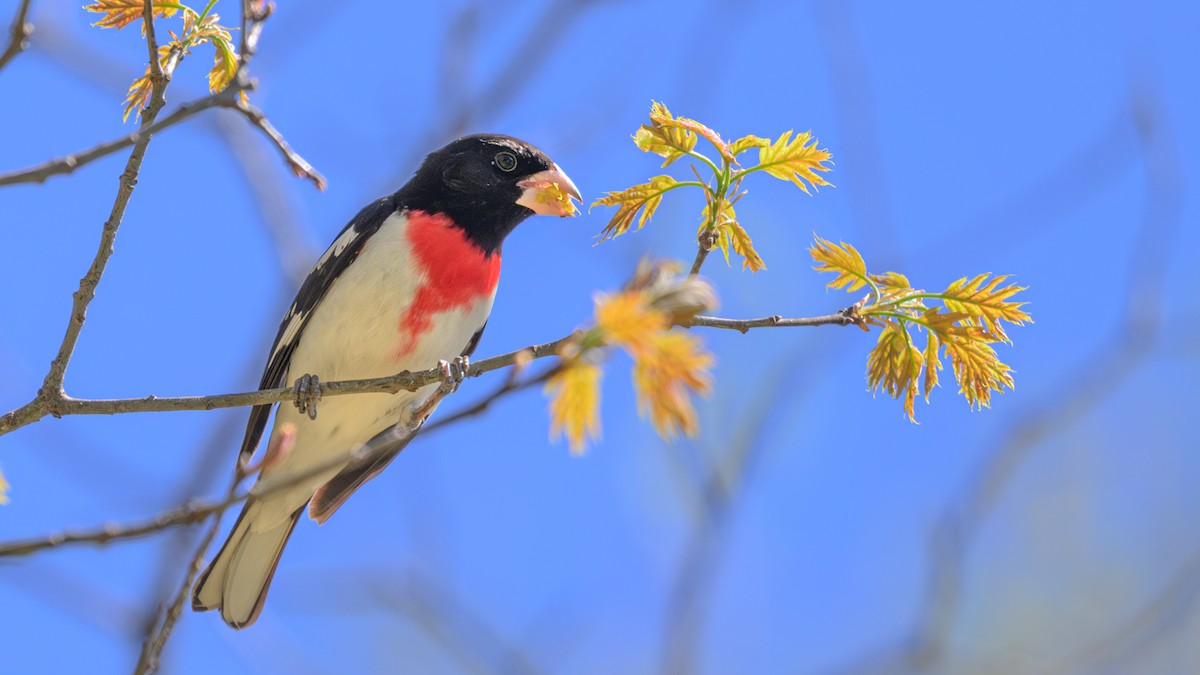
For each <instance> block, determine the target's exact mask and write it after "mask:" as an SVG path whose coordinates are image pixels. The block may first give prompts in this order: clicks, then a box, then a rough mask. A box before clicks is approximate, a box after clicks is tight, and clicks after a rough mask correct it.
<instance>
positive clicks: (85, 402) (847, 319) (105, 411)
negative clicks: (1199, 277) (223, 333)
mask: <svg viewBox="0 0 1200 675" xmlns="http://www.w3.org/2000/svg"><path fill="white" fill-rule="evenodd" d="M852 310H853V307H848V308H846V309H843V310H841V311H840V312H838V313H836V314H827V315H825V316H815V317H796V318H784V317H781V316H767V317H762V318H757V319H726V318H721V317H715V316H696V317H694V318H693V319H692V321H691V323H690V324H689V325H690V326H696V327H705V328H725V329H729V330H737V331H741V332H742V333H745V332H747V331H749V330H750V329H751V328H772V327H775V328H795V327H807V326H830V325H832V326H848V325H851V324H857V323H859V319H858V318H857V317H856V316H855V315H854V313H853V311H852ZM573 337H574V334H571V335H567V336H565V337H561V338H559V339H557V340H554V341H552V342H547V343H544V344H540V345H531V346H529V347H525V348H523V349H518V350H516V351H512V352H508V353H507V354H501V355H499V356H493V357H490V358H486V359H482V360H480V361H473V362H471V370H470V372H469V373H468V376H470V377H478V376H479V375H482V374H484V373H488V372H491V371H493V370H499V369H501V368H507V367H508V366H511V365H513V364H515V363H516V362H517V360H518V359H519V358H525V357H526V355H528V356H529V357H532V358H534V359H540V358H543V357H546V356H552V355H555V354H557V353H558V348H559V347H560V346H562V344H563V343H565V342H566V341H568V340H570V339H572V338H573ZM440 379H441V371H440V370H439V369H438V368H436V367H435V368H429V369H427V370H418V371H407V370H405V371H401V372H399V373H396V374H395V375H388V376H385V377H373V378H367V379H363V380H343V381H340V382H322V383H321V384H320V389H321V396H322V397H324V396H342V395H346V394H395V393H397V392H400V391H416V390H418V389H420V388H421V387H424V386H426V385H428V384H432V383H434V382H437V381H439V380H440ZM294 396H295V389H294V388H292V387H279V388H276V389H263V390H261V391H249V392H242V393H236V394H216V395H209V396H174V397H161V398H160V397H158V396H153V395H151V396H144V397H142V398H114V399H82V398H73V397H71V396H68V395H66V394H65V393H60V395H59V396H58V397H57V398H53V399H43V398H42V397H41V396H40V395H39V398H38V399H35V400H34V401H32V402H30V403H28V404H26V405H24V406H22V407H20V408H18V409H16V410H13V411H12V412H9V413H7V414H5V415H4V416H2V417H0V435H4V434H6V433H8V432H10V431H13V430H14V429H18V428H20V427H23V426H26V425H28V424H32V423H33V422H36V421H37V420H39V419H41V418H43V417H45V416H46V415H54V416H55V417H61V416H63V415H116V414H124V413H138V412H169V411H183V410H215V409H217V408H239V407H245V406H253V405H267V404H271V403H279V402H281V401H290V400H292V399H293V398H294ZM485 407H486V406H485Z"/></svg>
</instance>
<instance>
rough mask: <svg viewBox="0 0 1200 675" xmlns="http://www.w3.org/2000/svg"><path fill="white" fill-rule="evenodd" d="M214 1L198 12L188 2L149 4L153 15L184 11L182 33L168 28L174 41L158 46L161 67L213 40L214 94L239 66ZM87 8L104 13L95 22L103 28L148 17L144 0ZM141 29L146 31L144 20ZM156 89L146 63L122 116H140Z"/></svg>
mask: <svg viewBox="0 0 1200 675" xmlns="http://www.w3.org/2000/svg"><path fill="white" fill-rule="evenodd" d="M215 4H216V0H209V2H208V4H207V5H205V7H204V11H202V12H197V11H196V10H194V9H192V8H191V7H188V6H187V5H183V4H180V3H178V2H174V1H172V0H152V2H151V3H150V8H151V12H152V14H153V16H154V18H170V17H173V16H175V15H176V14H180V13H182V14H183V32H182V33H181V34H179V35H176V34H175V32H174V31H169V32H170V34H171V40H170V41H169V42H166V43H165V44H161V45H159V47H158V61H159V66H160V67H162V68H164V69H165V68H167V64H168V63H169V62H170V60H171V57H172V55H173V54H178V55H179V56H178V58H183V57H184V56H186V55H188V54H190V53H191V49H192V48H193V47H199V46H200V45H203V44H205V43H208V42H211V43H212V45H213V67H212V70H210V71H208V90H209V91H210V92H211V93H213V94H215V93H217V92H219V91H221V90H223V89H225V87H228V86H229V83H230V82H233V78H234V76H235V75H237V69H238V58H237V50H236V49H235V48H234V46H233V38H232V36H231V35H230V33H229V31H230V29H229V28H226V27H224V26H222V25H221V24H220V23H218V21H220V19H221V17H220V16H219V15H217V14H216V13H215V12H213V11H212V8H213V5H215ZM84 9H86V10H87V11H89V12H95V13H97V14H103V15H104V16H103V17H101V19H100V20H99V21H97V22H96V23H94V24H92V25H94V26H99V27H101V28H116V29H121V28H124V27H125V26H128V25H129V24H131V23H133V22H135V21H142V20H143V17H144V16H145V3H144V2H142V0H97V1H96V2H94V3H92V4H90V5H87V6H85V7H84ZM142 32H143V33H145V24H144V23H143V24H142ZM153 89H154V85H153V82H151V80H150V66H149V65H147V66H146V72H145V73H143V74H142V75H141V77H138V78H137V79H136V80H134V81H133V84H131V85H129V92H128V93H127V94H126V96H125V101H124V103H125V115H124V117H123V118H122V119H125V120H128V119H129V113H131V112H135V114H134V119H135V120H136V119H137V118H138V117H140V116H141V114H142V113H141V111H142V108H145V107H146V104H147V103H148V102H149V101H150V94H151V92H152V91H153ZM241 96H242V101H243V102H245V100H246V92H244V91H243V92H241Z"/></svg>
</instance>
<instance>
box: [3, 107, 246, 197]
mask: <svg viewBox="0 0 1200 675" xmlns="http://www.w3.org/2000/svg"><path fill="white" fill-rule="evenodd" d="M240 91H242V90H241V88H240V87H239V86H238V85H237V84H236V83H235V84H231V85H230V86H229V87H228V88H226V89H225V90H224V91H220V92H217V93H216V94H210V95H208V96H205V97H203V98H198V99H196V100H194V101H189V102H188V103H184V104H183V105H181V106H179V107H178V108H177V109H176V110H175V111H174V112H172V113H171V114H170V115H167V116H166V117H164V118H162V120H160V121H158V122H156V123H153V124H146V123H145V122H146V120H145V118H143V120H142V122H143V123H142V126H141V128H139V129H138V130H137V131H135V132H133V133H130V134H126V135H124V136H122V137H120V138H117V139H114V140H111V141H108V142H107V143H101V144H100V145H97V146H95V147H93V148H89V149H87V150H83V151H81V152H76V153H71V154H69V155H67V156H65V157H60V158H58V159H53V160H50V161H49V162H45V163H43V164H38V165H37V166H32V167H29V168H28V169H21V170H18V171H12V172H9V173H5V174H0V186H3V185H15V184H17V183H44V182H45V181H46V179H47V178H49V177H51V176H57V175H61V174H69V173H72V172H74V171H75V170H76V169H78V168H79V167H81V166H83V165H85V164H89V163H91V162H94V161H96V160H97V159H100V158H101V157H106V156H108V155H111V154H112V153H114V152H117V151H118V150H123V149H125V148H128V147H129V146H131V145H136V144H137V143H139V142H141V140H142V139H143V138H148V137H149V136H151V135H153V134H155V133H157V132H159V131H162V130H163V129H166V128H168V127H173V126H175V125H176V124H179V123H180V122H182V121H184V120H186V119H188V118H190V117H192V116H193V115H195V114H196V113H199V112H202V111H204V110H208V109H209V108H213V107H218V106H221V107H226V108H232V107H235V106H236V103H235V102H234V98H235V97H236V95H237V93H238V92H240Z"/></svg>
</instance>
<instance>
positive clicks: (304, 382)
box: [295, 375, 321, 420]
mask: <svg viewBox="0 0 1200 675" xmlns="http://www.w3.org/2000/svg"><path fill="white" fill-rule="evenodd" d="M295 386H296V399H295V403H296V409H297V410H299V411H300V414H301V415H308V419H310V420H315V419H317V401H320V400H321V379H320V378H318V377H317V376H316V375H301V376H300V377H299V378H297V379H296V385H295Z"/></svg>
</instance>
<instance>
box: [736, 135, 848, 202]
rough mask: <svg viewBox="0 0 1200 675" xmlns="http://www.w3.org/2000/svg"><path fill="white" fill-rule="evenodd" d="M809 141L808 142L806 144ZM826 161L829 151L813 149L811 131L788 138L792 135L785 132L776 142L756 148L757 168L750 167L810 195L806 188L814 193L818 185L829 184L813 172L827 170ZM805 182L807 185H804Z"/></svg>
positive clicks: (815, 147) (815, 142)
mask: <svg viewBox="0 0 1200 675" xmlns="http://www.w3.org/2000/svg"><path fill="white" fill-rule="evenodd" d="M810 139H811V140H812V143H809V140H810ZM806 144H807V145H806ZM829 158H830V154H829V151H828V150H821V149H819V148H818V147H817V139H815V138H813V137H812V133H811V132H808V131H806V132H804V133H802V134H797V135H796V138H794V139H792V132H791V131H785V132H784V133H783V135H782V136H780V137H779V140H778V141H775V142H774V143H772V144H770V145H768V146H766V147H763V148H761V149H759V151H758V165H757V166H756V167H754V168H757V169H762V170H763V171H766V172H767V173H769V174H770V175H772V176H775V177H776V178H779V179H781V180H787V181H791V182H793V183H795V184H796V186H797V187H799V188H800V189H801V190H804V192H805V193H807V194H811V193H810V192H809V191H808V187H809V185H811V186H812V187H813V189H814V190H815V189H816V188H817V186H818V185H831V184H830V183H829V182H828V181H826V180H825V179H824V178H821V177H820V176H818V175H817V174H816V172H817V171H829V169H830V167H828V166H825V164H824V162H828V161H829ZM805 181H808V183H807V184H805Z"/></svg>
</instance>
